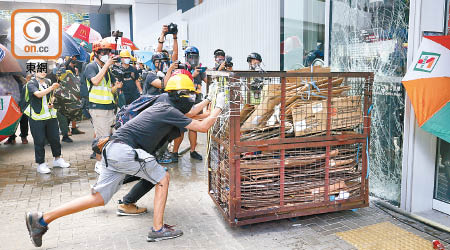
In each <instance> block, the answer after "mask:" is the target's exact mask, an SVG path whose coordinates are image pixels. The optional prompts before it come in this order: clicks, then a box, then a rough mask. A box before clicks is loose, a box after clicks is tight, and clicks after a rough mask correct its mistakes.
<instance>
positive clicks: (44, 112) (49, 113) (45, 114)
mask: <svg viewBox="0 0 450 250" xmlns="http://www.w3.org/2000/svg"><path fill="white" fill-rule="evenodd" d="M25 89H26V90H25V101H26V102H27V103H28V102H29V100H30V96H29V92H28V87H25ZM42 90H45V89H44V87H42V86H41V85H40V84H39V91H42ZM23 113H24V114H25V115H27V116H28V117H30V118H31V119H33V120H35V121H42V120H48V119H52V118H56V109H54V108H48V100H47V95H44V96H43V97H42V108H41V111H40V112H39V113H36V112H34V109H33V108H32V107H31V103H30V104H28V106H27V107H26V109H25V111H24V112H23Z"/></svg>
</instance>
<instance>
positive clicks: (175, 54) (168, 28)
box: [156, 23, 178, 64]
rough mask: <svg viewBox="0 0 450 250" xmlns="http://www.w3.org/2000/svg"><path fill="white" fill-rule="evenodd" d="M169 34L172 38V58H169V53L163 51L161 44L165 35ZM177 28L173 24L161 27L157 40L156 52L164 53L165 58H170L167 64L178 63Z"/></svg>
mask: <svg viewBox="0 0 450 250" xmlns="http://www.w3.org/2000/svg"><path fill="white" fill-rule="evenodd" d="M168 34H171V35H172V38H173V48H172V58H170V55H169V52H168V51H167V50H163V44H164V42H165V39H166V35H168ZM177 34H178V27H177V25H176V24H174V23H170V24H169V25H163V28H162V31H161V35H160V36H159V38H158V47H157V48H156V52H163V53H166V55H167V57H168V58H170V59H171V60H170V62H169V64H171V63H172V62H176V61H178V39H177Z"/></svg>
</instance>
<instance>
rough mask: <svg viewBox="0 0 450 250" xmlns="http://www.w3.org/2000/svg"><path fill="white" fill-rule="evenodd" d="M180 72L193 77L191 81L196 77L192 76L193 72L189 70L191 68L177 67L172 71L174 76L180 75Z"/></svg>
mask: <svg viewBox="0 0 450 250" xmlns="http://www.w3.org/2000/svg"><path fill="white" fill-rule="evenodd" d="M178 74H182V75H187V76H189V78H191V81H193V80H194V78H193V77H192V74H191V72H189V70H186V69H176V70H174V71H173V72H172V76H174V75H178Z"/></svg>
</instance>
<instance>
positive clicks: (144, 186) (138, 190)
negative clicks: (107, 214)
mask: <svg viewBox="0 0 450 250" xmlns="http://www.w3.org/2000/svg"><path fill="white" fill-rule="evenodd" d="M176 66H177V65H176V63H174V64H172V66H171V67H170V68H169V71H168V72H167V76H166V79H167V78H168V79H167V80H166V82H168V84H167V86H166V89H165V90H166V91H169V93H163V94H161V95H160V96H159V97H158V99H157V100H156V102H168V103H169V102H171V98H172V101H173V102H174V103H175V105H177V102H175V101H176V98H175V99H173V94H175V93H174V92H173V90H175V89H183V88H190V86H189V85H191V84H192V79H193V78H192V75H191V73H190V72H189V71H187V70H185V69H174V68H176ZM172 69H174V70H173V71H172ZM170 73H172V74H170ZM176 75H180V76H181V78H173V76H176ZM168 76H171V77H168ZM186 76H187V77H188V78H189V79H190V81H188V80H187V78H186ZM171 79H172V80H171ZM174 79H177V80H180V79H181V80H183V82H178V81H177V82H174ZM183 86H184V87H183ZM170 92H172V93H170ZM191 92H192V91H191ZM169 95H170V96H169ZM188 95H190V96H191V99H192V97H193V93H190V94H188ZM209 103H211V99H209V98H207V99H205V100H203V101H202V102H200V103H198V104H196V105H195V106H194V107H193V108H192V109H191V111H189V112H188V113H186V114H185V116H187V117H189V118H192V119H204V118H207V117H208V116H209V114H210V112H209V111H207V112H202V114H198V113H200V112H201V111H202V110H203V109H204V108H205V107H206V106H207V105H208V104H209ZM179 105H180V109H183V110H186V109H188V108H189V107H190V106H191V105H192V104H191V103H188V104H179ZM183 106H187V107H183ZM182 132H183V131H182ZM179 135H180V134H178V135H177V136H175V137H173V138H177V137H179ZM170 141H171V139H170V140H166V141H161V142H160V144H159V145H158V147H157V148H158V149H157V151H156V152H155V153H154V154H153V155H154V156H155V157H156V158H157V161H158V163H159V164H162V163H167V162H166V161H165V160H167V159H166V152H165V151H166V148H167V145H168V143H169V142H170ZM161 156H163V157H162V159H161ZM169 157H170V155H169ZM177 159H178V156H177ZM136 179H137V178H136V177H133V176H128V177H127V178H125V180H124V183H128V182H132V181H135V180H136ZM153 187H154V185H153V184H152V183H151V182H149V181H147V180H145V179H141V180H140V181H139V182H138V183H136V184H135V185H134V186H133V188H132V189H131V190H130V191H129V192H128V193H127V194H126V195H125V196H124V197H123V199H122V200H119V205H118V207H117V214H118V215H139V214H143V213H146V212H147V209H146V208H145V207H141V206H136V203H137V201H138V200H139V199H140V198H142V197H143V196H144V195H145V194H146V193H148V192H149V191H150V190H151V189H152V188H153Z"/></svg>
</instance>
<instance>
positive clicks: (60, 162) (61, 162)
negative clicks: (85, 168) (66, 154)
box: [53, 157, 70, 168]
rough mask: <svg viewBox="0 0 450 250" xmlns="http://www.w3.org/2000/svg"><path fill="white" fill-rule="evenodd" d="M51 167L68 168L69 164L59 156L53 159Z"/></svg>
mask: <svg viewBox="0 0 450 250" xmlns="http://www.w3.org/2000/svg"><path fill="white" fill-rule="evenodd" d="M53 167H60V168H68V167H70V164H69V163H67V162H66V161H65V160H64V159H63V158H61V157H60V158H58V160H53Z"/></svg>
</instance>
